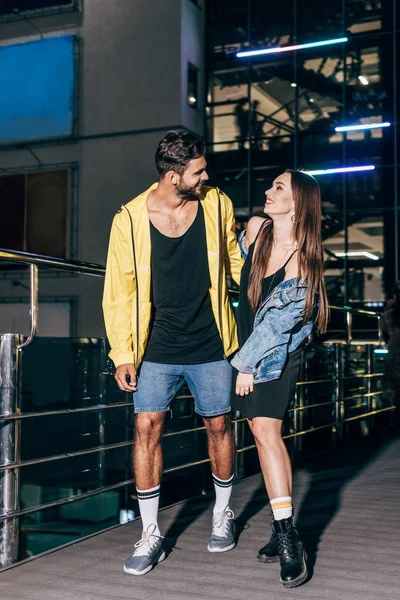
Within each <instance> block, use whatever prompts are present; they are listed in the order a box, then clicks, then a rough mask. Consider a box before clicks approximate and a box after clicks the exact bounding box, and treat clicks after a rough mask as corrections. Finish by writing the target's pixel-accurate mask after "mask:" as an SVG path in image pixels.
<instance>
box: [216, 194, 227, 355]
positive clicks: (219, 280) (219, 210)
mask: <svg viewBox="0 0 400 600" xmlns="http://www.w3.org/2000/svg"><path fill="white" fill-rule="evenodd" d="M217 194H218V316H219V326H220V328H221V340H223V339H224V334H223V328H222V302H221V293H222V285H221V273H222V268H221V261H222V258H221V252H222V218H221V198H220V195H219V189H218V188H217ZM222 343H223V342H222ZM224 351H225V349H224ZM224 358H226V357H225V353H224Z"/></svg>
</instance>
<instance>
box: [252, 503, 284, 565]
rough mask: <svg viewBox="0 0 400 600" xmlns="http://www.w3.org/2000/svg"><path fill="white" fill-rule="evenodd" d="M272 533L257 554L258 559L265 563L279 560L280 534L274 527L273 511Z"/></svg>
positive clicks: (272, 516) (272, 514)
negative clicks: (278, 534)
mask: <svg viewBox="0 0 400 600" xmlns="http://www.w3.org/2000/svg"><path fill="white" fill-rule="evenodd" d="M271 519H272V521H271V525H272V534H271V537H270V538H269V541H268V542H267V543H266V544H265V546H263V547H262V548H260V550H259V551H258V554H257V560H258V561H259V562H263V563H273V562H278V560H279V549H278V536H277V534H276V533H275V529H274V513H273V512H272V511H271Z"/></svg>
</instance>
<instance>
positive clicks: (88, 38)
mask: <svg viewBox="0 0 400 600" xmlns="http://www.w3.org/2000/svg"><path fill="white" fill-rule="evenodd" d="M31 20H32V22H33V23H34V25H35V26H36V27H38V28H39V29H41V30H42V31H43V33H44V35H46V36H47V35H62V34H65V33H76V34H77V35H78V36H79V38H80V52H79V54H80V56H79V61H78V63H79V69H80V75H79V85H78V98H79V115H78V116H79V124H78V128H79V136H78V139H77V141H76V142H74V143H71V142H68V143H60V144H54V143H52V144H45V143H43V144H34V145H33V146H32V149H33V150H34V153H35V154H36V156H37V158H38V159H39V160H40V161H41V163H42V165H43V166H45V167H46V166H47V165H49V164H56V163H57V164H65V163H77V164H78V194H77V198H78V217H77V235H76V238H77V240H76V241H77V244H76V250H77V251H76V258H77V259H78V260H82V261H89V262H96V263H100V264H104V263H105V258H106V252H107V244H108V236H109V230H110V226H111V221H112V218H113V215H114V214H115V212H116V211H117V210H118V208H119V207H120V205H121V204H123V203H126V202H128V201H129V200H131V199H132V198H133V197H135V196H136V195H137V194H139V193H141V192H142V191H143V190H145V189H146V188H147V187H149V186H150V184H151V183H153V182H154V181H155V180H156V178H157V174H156V170H155V166H154V153H155V149H156V146H157V144H158V141H159V140H160V139H161V137H162V136H163V134H164V133H165V132H166V131H167V130H168V129H171V128H173V127H186V128H188V129H191V130H193V131H196V132H197V133H200V134H203V123H204V119H203V105H202V103H201V104H200V106H199V109H194V108H192V107H190V106H188V105H187V62H188V61H190V62H191V63H192V64H194V65H196V66H197V67H198V68H199V71H200V91H201V95H202V97H203V95H204V82H203V81H202V78H203V76H204V56H203V46H204V44H203V35H204V10H201V9H199V8H198V7H197V6H195V4H194V3H193V2H191V1H190V0H173V1H170V2H165V1H164V0H152V1H151V2H149V1H148V0H135V1H134V2H133V1H132V0H113V2H108V1H106V0H85V2H84V3H83V12H82V13H81V12H79V13H78V12H75V13H68V14H64V15H53V16H47V17H41V18H34V19H31ZM38 38H39V36H38V32H37V31H36V30H35V29H34V28H33V27H32V26H31V25H29V23H27V22H26V21H23V20H21V21H17V22H12V23H5V24H2V25H1V26H0V43H1V44H10V43H18V42H21V41H24V40H34V39H38ZM35 165H37V161H36V160H35V158H34V157H33V156H32V155H31V154H30V153H29V151H27V150H26V149H15V148H14V149H7V148H4V147H3V148H0V174H7V172H9V171H8V170H10V169H13V170H14V169H19V168H21V169H23V168H27V167H32V166H33V167H34V166H35ZM49 227H51V216H50V218H49ZM0 246H1V244H0ZM21 279H22V280H23V283H24V285H26V284H27V283H28V274H27V273H25V274H21V272H17V271H15V272H13V273H10V272H7V274H6V275H4V274H2V273H1V272H0V296H2V297H6V298H7V299H12V298H13V297H15V298H18V299H19V300H22V299H24V298H27V294H28V292H27V290H26V289H25V288H23V287H21V286H17V287H16V286H15V284H13V283H12V281H14V282H15V281H17V282H18V281H20V280H21ZM23 292H26V294H24V293H23ZM39 292H40V294H42V295H43V296H44V297H46V298H49V297H58V296H74V297H76V315H77V320H76V328H75V333H76V334H77V335H79V336H89V337H93V336H100V335H104V326H103V320H102V314H101V307H100V302H101V294H102V280H101V279H98V278H95V277H87V276H82V275H80V276H77V277H69V276H68V277H67V276H65V275H60V276H59V277H57V279H55V278H54V276H51V277H50V276H49V275H48V274H47V273H44V274H43V275H42V276H41V279H40V288H39ZM21 310H23V311H26V310H28V308H27V306H26V304H25V305H24V304H21ZM41 318H42V319H45V318H46V312H45V308H43V311H41V314H40V315H39V334H40V320H41ZM23 333H26V332H23Z"/></svg>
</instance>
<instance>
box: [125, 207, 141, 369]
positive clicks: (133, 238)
mask: <svg viewBox="0 0 400 600" xmlns="http://www.w3.org/2000/svg"><path fill="white" fill-rule="evenodd" d="M124 208H125V209H126V211H127V213H128V215H129V220H130V222H131V236H132V251H133V268H134V270H135V278H136V361H135V368H136V369H137V368H138V362H139V339H140V338H139V278H138V270H137V266H136V250H135V236H134V233H133V221H132V217H131V213H130V212H129V210H128V209H127V208H126V206H124Z"/></svg>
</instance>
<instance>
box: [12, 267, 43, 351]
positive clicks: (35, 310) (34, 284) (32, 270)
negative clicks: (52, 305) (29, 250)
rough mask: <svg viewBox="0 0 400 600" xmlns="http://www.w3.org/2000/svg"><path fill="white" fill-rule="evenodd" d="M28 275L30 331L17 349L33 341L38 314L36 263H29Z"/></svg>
mask: <svg viewBox="0 0 400 600" xmlns="http://www.w3.org/2000/svg"><path fill="white" fill-rule="evenodd" d="M29 270H30V275H31V289H30V292H31V310H30V314H31V331H30V334H29V335H28V337H27V338H26V340H25V342H23V344H20V345H19V346H17V350H22V349H23V348H26V347H27V346H29V344H31V343H32V342H33V339H34V337H35V335H36V329H37V314H38V290H39V281H38V267H37V265H32V264H31V265H29Z"/></svg>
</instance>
